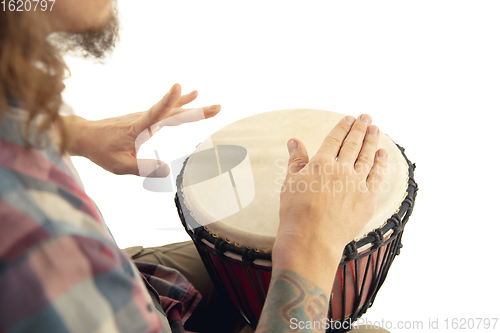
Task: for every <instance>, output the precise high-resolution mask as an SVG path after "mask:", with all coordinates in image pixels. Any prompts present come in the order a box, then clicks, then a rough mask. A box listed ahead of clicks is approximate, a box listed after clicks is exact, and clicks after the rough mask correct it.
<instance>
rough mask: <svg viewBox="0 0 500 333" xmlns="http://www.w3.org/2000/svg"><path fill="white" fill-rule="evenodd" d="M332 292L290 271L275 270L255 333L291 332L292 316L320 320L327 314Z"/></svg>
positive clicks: (304, 319)
mask: <svg viewBox="0 0 500 333" xmlns="http://www.w3.org/2000/svg"><path fill="white" fill-rule="evenodd" d="M328 300H329V295H327V294H326V293H325V291H324V290H323V289H321V288H320V287H318V286H317V285H316V284H314V283H313V282H311V281H309V280H307V279H305V278H304V277H303V276H301V275H300V274H297V273H295V272H293V271H290V270H285V269H283V270H278V271H277V272H275V273H274V276H273V279H272V281H271V286H270V288H269V294H268V295H267V299H266V303H265V305H264V309H263V310H262V314H261V317H260V321H259V325H258V327H257V330H256V332H259V333H262V332H273V333H279V332H289V331H292V328H291V321H292V319H298V320H303V321H311V322H313V321H320V320H322V319H324V318H325V317H326V315H327V312H328V311H327V310H328ZM318 332H319V331H318Z"/></svg>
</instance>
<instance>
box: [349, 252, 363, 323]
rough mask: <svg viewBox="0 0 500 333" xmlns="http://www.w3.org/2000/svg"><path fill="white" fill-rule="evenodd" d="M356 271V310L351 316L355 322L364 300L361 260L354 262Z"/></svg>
mask: <svg viewBox="0 0 500 333" xmlns="http://www.w3.org/2000/svg"><path fill="white" fill-rule="evenodd" d="M354 270H355V275H356V283H355V284H356V302H355V304H354V309H353V312H352V314H351V319H352V320H355V319H356V317H357V316H358V314H359V306H360V305H361V301H362V300H363V293H361V291H360V288H359V287H360V286H359V276H358V275H359V259H355V260H354Z"/></svg>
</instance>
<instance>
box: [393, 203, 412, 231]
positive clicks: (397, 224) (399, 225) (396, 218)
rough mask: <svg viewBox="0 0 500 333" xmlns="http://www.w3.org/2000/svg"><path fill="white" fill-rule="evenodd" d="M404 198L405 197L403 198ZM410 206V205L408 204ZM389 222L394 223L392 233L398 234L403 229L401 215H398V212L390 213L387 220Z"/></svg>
mask: <svg viewBox="0 0 500 333" xmlns="http://www.w3.org/2000/svg"><path fill="white" fill-rule="evenodd" d="M405 200H406V199H405ZM410 207H411V205H410ZM388 221H390V222H392V223H394V227H393V228H392V229H393V230H394V234H398V233H400V232H401V230H402V229H403V227H404V226H403V222H402V221H401V217H399V215H398V214H394V215H392V216H391V217H390V218H389V220H388Z"/></svg>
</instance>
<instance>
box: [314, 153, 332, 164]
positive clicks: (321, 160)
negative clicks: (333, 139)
mask: <svg viewBox="0 0 500 333" xmlns="http://www.w3.org/2000/svg"><path fill="white" fill-rule="evenodd" d="M314 159H315V161H314V162H315V163H314V164H315V165H318V164H319V165H325V164H327V163H331V162H332V159H333V157H332V156H331V155H328V154H316V156H315V158H314Z"/></svg>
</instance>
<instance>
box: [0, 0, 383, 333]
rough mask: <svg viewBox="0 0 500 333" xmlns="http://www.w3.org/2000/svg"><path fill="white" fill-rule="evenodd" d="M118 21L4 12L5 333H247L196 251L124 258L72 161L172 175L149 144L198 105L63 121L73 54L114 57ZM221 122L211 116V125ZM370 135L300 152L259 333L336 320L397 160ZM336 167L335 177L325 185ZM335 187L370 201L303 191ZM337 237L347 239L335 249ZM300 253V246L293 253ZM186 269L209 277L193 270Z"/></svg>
mask: <svg viewBox="0 0 500 333" xmlns="http://www.w3.org/2000/svg"><path fill="white" fill-rule="evenodd" d="M114 8H115V7H114V3H113V1H111V0H80V1H74V0H58V1H57V2H56V3H54V5H53V8H52V10H51V11H45V12H42V11H31V12H11V11H5V12H0V28H1V30H0V111H1V117H2V118H1V119H2V123H1V127H0V221H1V222H0V309H1V311H0V332H170V331H172V332H183V331H184V329H185V328H186V329H196V330H200V331H214V332H232V331H237V330H239V329H240V328H241V323H239V322H238V320H237V319H235V318H233V317H232V316H231V315H229V314H228V312H225V310H224V306H225V305H224V304H221V303H220V300H218V299H217V295H216V294H214V292H213V291H212V290H211V288H212V289H213V286H211V284H210V281H209V279H208V276H207V275H206V272H205V271H204V268H203V266H202V264H201V261H200V260H199V258H197V256H196V253H195V251H194V247H193V246H192V245H189V244H186V243H184V244H181V245H174V246H167V247H164V248H163V247H162V249H153V250H148V249H146V250H139V251H138V252H137V251H134V250H133V249H132V250H130V249H129V250H128V251H127V253H128V254H129V255H130V256H132V257H133V258H134V259H136V260H138V261H147V262H152V261H153V260H152V259H151V258H148V255H151V254H153V255H152V257H155V256H158V257H160V256H161V258H159V259H158V260H157V261H156V262H154V263H144V262H143V263H137V265H136V266H137V267H136V266H135V265H134V264H133V263H132V261H131V260H130V259H129V258H128V257H127V256H126V255H125V254H124V252H122V251H121V250H120V249H118V247H117V246H116V243H115V242H114V241H113V239H112V236H111V235H110V233H109V232H108V230H107V228H106V225H105V224H104V221H103V220H102V217H101V216H100V214H99V212H98V210H97V208H96V207H95V205H94V203H93V202H92V200H91V199H90V198H89V197H88V196H87V195H86V194H85V192H84V191H83V187H82V186H81V184H80V183H79V179H78V176H77V175H76V172H75V171H74V169H73V167H72V164H71V162H70V160H69V158H68V155H67V153H68V152H69V153H71V154H74V155H80V156H85V157H87V158H89V159H90V160H92V161H94V162H95V163H96V164H98V165H100V166H101V167H103V168H105V169H106V170H108V171H111V172H113V173H115V174H136V175H149V174H153V175H155V176H159V177H161V176H166V175H167V174H168V172H169V170H168V167H167V166H166V164H162V165H161V166H160V167H158V166H157V161H156V160H142V161H141V160H137V159H136V142H137V138H138V136H140V134H141V133H143V132H144V131H147V130H148V129H149V128H151V126H153V125H155V124H158V123H159V122H161V121H162V120H165V119H169V118H172V117H173V116H176V115H180V114H182V113H183V112H185V111H186V110H185V109H183V108H182V106H183V105H186V104H188V103H189V102H191V101H193V100H194V99H195V98H196V95H197V93H196V92H192V93H190V94H187V95H181V87H180V85H178V84H176V85H174V86H173V87H172V88H171V89H170V91H169V92H168V93H167V94H166V95H165V97H163V99H162V100H161V101H159V102H158V103H157V104H156V105H154V106H153V107H152V108H151V109H149V110H148V111H146V112H138V113H134V114H130V115H126V116H121V117H117V118H113V119H105V120H102V121H96V122H88V121H86V120H85V119H83V118H80V117H76V116H69V117H62V116H61V115H59V111H60V109H61V104H62V103H61V90H62V88H63V85H62V83H61V82H62V79H63V77H64V74H65V70H66V67H65V64H64V61H63V60H62V57H61V52H62V51H76V52H80V53H81V54H83V55H84V56H95V57H102V56H105V55H106V54H107V53H108V52H109V51H110V50H111V49H112V47H113V46H114V43H115V41H116V38H117V30H118V28H117V27H118V21H117V18H116V11H115V9H114ZM219 111H220V106H218V105H214V106H211V107H204V108H202V112H203V118H210V117H213V116H215V115H216V114H217V113H218V112H219ZM181 119H182V118H181ZM370 124H371V118H370V117H369V116H368V115H362V116H360V117H359V118H358V119H355V118H353V117H346V118H344V119H342V120H341V121H340V122H339V123H338V124H337V125H336V126H335V127H334V128H333V129H332V131H331V132H330V134H329V135H328V136H327V137H326V138H325V140H324V143H323V145H322V146H321V148H320V149H319V151H318V153H317V154H316V155H315V156H313V157H312V158H311V160H310V161H309V157H308V154H307V151H306V148H305V146H304V144H303V143H302V142H301V141H300V140H298V139H295V138H293V139H291V140H290V141H289V142H288V150H289V152H290V160H289V172H288V175H287V177H286V180H285V182H284V185H283V192H282V194H281V201H280V226H279V231H278V236H277V238H276V242H275V246H274V248H273V276H272V281H271V286H270V289H269V293H268V297H267V299H266V303H265V305H264V309H263V312H262V316H261V320H260V322H259V325H258V327H257V330H256V331H257V332H284V331H289V330H290V322H289V321H287V319H286V318H284V317H283V315H282V314H283V311H282V310H283V309H285V308H286V309H289V311H291V312H290V313H292V314H293V316H294V317H295V318H297V319H298V320H300V321H312V320H321V319H322V318H325V317H326V316H327V306H328V297H329V296H328V295H329V294H330V292H329V290H330V288H331V286H332V283H333V277H334V273H335V271H336V268H337V264H338V262H339V260H340V258H341V255H342V250H343V248H344V245H345V244H346V243H348V242H349V241H350V240H351V239H353V238H354V236H355V235H356V234H358V232H359V231H360V230H361V229H362V228H363V226H364V225H365V224H366V223H367V222H368V221H369V219H370V217H371V216H372V214H373V211H374V209H375V206H376V199H377V191H378V186H379V183H380V182H381V180H382V175H383V173H384V172H383V171H384V168H385V164H386V161H387V153H386V152H385V151H383V150H378V151H377V144H378V136H379V131H378V129H377V127H375V126H372V125H370ZM331 163H335V164H336V165H337V166H338V168H334V169H335V170H336V173H335V174H325V173H319V172H317V171H318V170H317V169H318V168H319V169H321V168H322V167H323V166H324V165H326V164H329V165H330V166H331ZM321 177H328V179H327V180H325V181H335V182H342V183H344V184H347V183H348V182H352V181H355V182H358V183H359V184H360V186H361V187H358V188H361V189H362V190H360V191H357V192H353V191H351V192H349V193H348V192H345V193H335V195H333V193H331V192H317V193H316V192H312V191H306V192H301V191H296V190H295V188H294V185H293V184H298V183H299V182H301V181H305V182H306V183H308V184H312V182H316V181H320V180H321ZM343 188H347V186H343ZM325 229H329V230H336V231H337V232H336V233H335V234H334V235H333V238H332V235H331V234H329V236H328V237H326V234H325V233H323V232H322V231H323V230H325ZM312 241H314V244H315V247H314V249H312V248H311V247H310V246H308V245H309V244H310V243H311V242H312ZM289 243H294V244H297V246H296V247H294V248H292V249H289V248H286V244H289ZM332 244H333V245H332ZM150 257H151V256H150ZM172 258H184V259H172ZM142 259H144V260H142ZM183 261H185V262H188V261H190V262H192V263H194V264H193V265H194V266H195V267H189V268H185V267H182V265H183V264H184V262H183ZM158 263H166V264H167V265H166V266H173V267H175V268H176V269H178V270H179V271H181V272H182V273H183V274H184V275H185V276H187V277H188V278H189V279H190V280H191V282H192V283H193V284H194V285H195V287H196V288H197V289H200V291H201V293H202V294H203V295H204V301H202V302H205V303H200V297H199V294H198V292H197V291H196V290H195V289H194V288H193V285H192V284H190V283H189V282H188V281H187V280H186V279H185V278H184V277H183V276H182V275H180V274H179V272H178V271H177V270H172V269H170V268H168V267H165V266H163V265H157V264H158ZM193 265H192V266H193ZM139 271H140V272H141V273H139ZM298 290H300V291H301V292H302V293H303V297H302V298H301V301H300V302H297V300H296V296H297V294H296V293H297V292H298ZM216 302H219V303H216ZM214 304H218V305H220V306H221V307H222V308H221V309H219V308H218V307H217V306H214ZM217 310H220V311H217ZM191 314H192V316H191ZM212 314H213V315H214V316H216V317H212V318H210V316H211V315H212ZM217 316H218V317H217ZM188 318H189V319H188Z"/></svg>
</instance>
